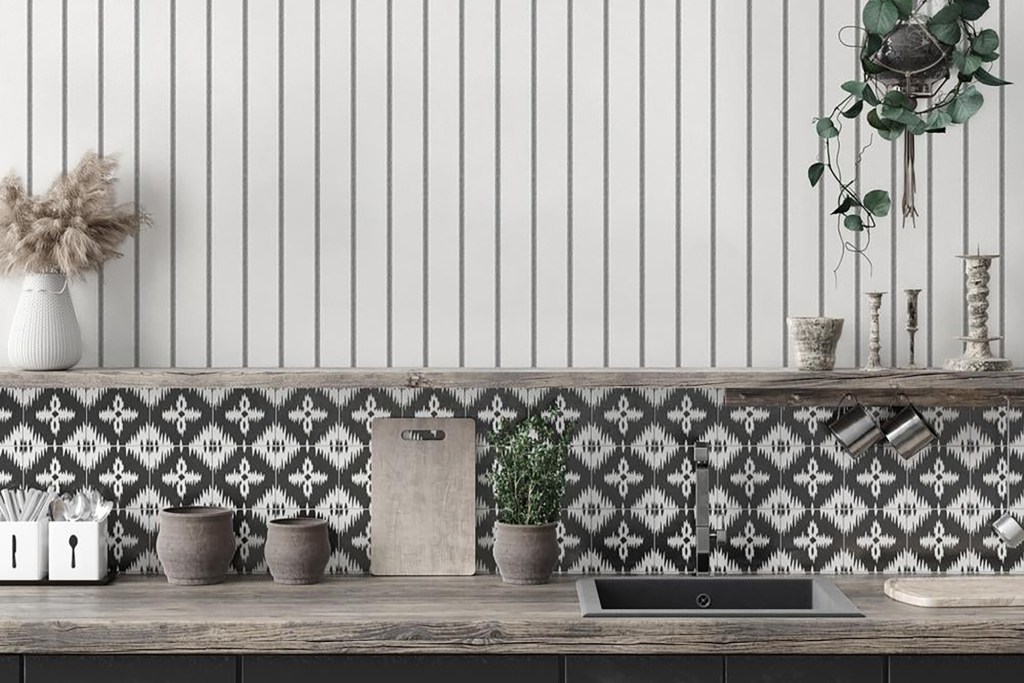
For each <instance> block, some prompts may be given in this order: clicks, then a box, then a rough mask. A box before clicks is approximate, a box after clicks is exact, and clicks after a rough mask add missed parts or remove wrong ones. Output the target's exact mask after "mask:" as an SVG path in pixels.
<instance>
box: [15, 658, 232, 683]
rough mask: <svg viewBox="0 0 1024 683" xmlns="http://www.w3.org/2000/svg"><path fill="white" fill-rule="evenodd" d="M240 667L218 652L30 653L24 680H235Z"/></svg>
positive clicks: (52, 682)
mask: <svg viewBox="0 0 1024 683" xmlns="http://www.w3.org/2000/svg"><path fill="white" fill-rule="evenodd" d="M236 667H237V664H236V659H235V657H231V656H223V657H222V656H214V655H203V656H184V655H181V656H179V655H172V656H164V655H118V656H109V657H108V656H76V655H59V656H49V655H46V656H43V655H39V656H35V655H30V656H27V657H25V680H24V681H23V683H235V669H236Z"/></svg>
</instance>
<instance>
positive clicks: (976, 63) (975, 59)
mask: <svg viewBox="0 0 1024 683" xmlns="http://www.w3.org/2000/svg"><path fill="white" fill-rule="evenodd" d="M953 65H954V66H955V67H956V68H957V69H958V70H959V71H960V73H962V74H964V75H965V76H970V75H971V74H973V73H974V72H975V71H977V70H978V68H979V67H980V66H981V55H977V54H974V53H973V52H967V53H964V52H961V51H960V50H957V51H955V52H954V53H953Z"/></svg>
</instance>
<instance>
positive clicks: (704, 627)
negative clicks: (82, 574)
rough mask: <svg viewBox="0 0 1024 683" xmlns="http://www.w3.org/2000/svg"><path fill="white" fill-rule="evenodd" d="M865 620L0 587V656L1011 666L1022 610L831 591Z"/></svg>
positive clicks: (248, 586) (559, 594)
mask: <svg viewBox="0 0 1024 683" xmlns="http://www.w3.org/2000/svg"><path fill="white" fill-rule="evenodd" d="M836 583H837V584H838V585H839V586H840V588H842V589H843V591H844V592H846V594H847V595H848V596H849V597H850V598H851V599H852V600H853V601H854V602H855V603H856V604H857V606H858V607H859V608H860V609H861V610H862V611H863V612H864V614H865V618H863V619H784V618H776V619H714V620H712V619H672V618H666V619H619V618H610V619H602V618H596V619H595V618H588V619H584V618H582V617H580V616H579V607H578V604H577V601H576V591H575V586H574V580H573V579H571V578H564V579H558V580H556V581H555V582H554V583H551V584H549V585H546V586H536V587H512V586H505V585H503V584H502V583H501V581H500V579H498V578H496V577H492V576H478V577H471V578H444V579H428V578H416V579H413V578H365V577H353V578H340V579H330V580H328V581H326V582H324V583H322V584H320V585H317V586H310V587H294V586H293V587H289V586H277V585H275V584H273V583H272V582H270V581H269V579H263V578H233V579H231V580H230V581H228V582H227V583H225V584H222V585H220V586H208V587H199V588H181V587H175V586H170V585H168V584H167V583H165V582H164V581H163V580H162V579H159V578H154V577H148V578H147V577H122V578H120V579H118V580H117V581H116V582H115V583H114V584H112V585H110V586H105V587H88V588H81V587H71V586H66V587H14V586H6V587H0V652H6V653H70V654H75V653H79V654H81V653H109V654H119V653H135V654H139V653H158V652H159V653H171V652H179V653H185V652H187V653H339V654H340V653H348V654H353V653H363V654H369V653H421V654H425V653H468V652H488V653H506V654H512V653H532V654H537V653H544V652H547V653H562V654H571V653H612V654H616V653H617V654H625V653H633V654H645V653H646V654H667V653H708V654H711V653H714V654H727V653H761V654H764V653H776V654H783V653H786V654H789V653H805V654H813V653H833V654H835V653H842V654H864V653H890V654H895V653H922V654H923V653H947V654H949V653H973V654H978V653H1020V652H1024V608H1017V607H1010V608H999V609H924V608H919V607H912V606H909V605H904V604H902V603H897V602H894V601H892V600H890V599H889V598H887V597H885V596H884V595H883V594H882V583H883V579H882V578H881V577H878V578H875V577H846V578H838V579H837V580H836Z"/></svg>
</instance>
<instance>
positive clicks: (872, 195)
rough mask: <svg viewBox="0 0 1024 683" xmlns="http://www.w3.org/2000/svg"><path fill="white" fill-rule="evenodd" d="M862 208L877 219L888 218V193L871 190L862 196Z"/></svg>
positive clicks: (890, 206) (889, 201)
mask: <svg viewBox="0 0 1024 683" xmlns="http://www.w3.org/2000/svg"><path fill="white" fill-rule="evenodd" d="M864 208H865V209H867V210H868V211H870V212H871V213H872V214H874V215H875V216H878V217H879V218H883V217H885V216H888V215H889V209H891V208H892V200H891V199H890V198H889V193H888V192H886V191H885V190H871V192H868V193H867V194H866V195H864Z"/></svg>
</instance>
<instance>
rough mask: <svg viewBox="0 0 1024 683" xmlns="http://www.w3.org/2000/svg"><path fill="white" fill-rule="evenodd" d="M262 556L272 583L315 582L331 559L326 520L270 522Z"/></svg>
mask: <svg viewBox="0 0 1024 683" xmlns="http://www.w3.org/2000/svg"><path fill="white" fill-rule="evenodd" d="M266 555H267V566H268V567H270V575H271V576H273V577H274V582H275V583H284V584H289V585H297V586H302V585H307V584H311V583H318V582H319V581H320V579H321V578H322V577H323V575H324V568H326V567H327V560H328V558H330V556H331V544H330V542H328V540H327V521H326V520H323V519H316V518H314V517H296V518H294V519H275V520H273V521H271V522H270V524H268V525H267V548H266Z"/></svg>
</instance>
